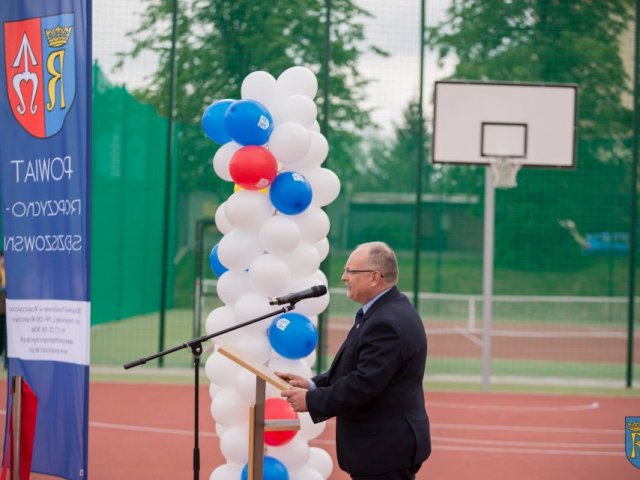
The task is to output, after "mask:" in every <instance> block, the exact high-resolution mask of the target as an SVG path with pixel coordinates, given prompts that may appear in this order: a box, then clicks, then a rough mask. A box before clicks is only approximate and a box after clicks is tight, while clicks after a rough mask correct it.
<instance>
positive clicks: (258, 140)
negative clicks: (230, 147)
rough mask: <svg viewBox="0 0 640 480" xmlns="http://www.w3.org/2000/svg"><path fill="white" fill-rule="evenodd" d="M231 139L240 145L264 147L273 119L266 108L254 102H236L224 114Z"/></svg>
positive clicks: (271, 128)
mask: <svg viewBox="0 0 640 480" xmlns="http://www.w3.org/2000/svg"><path fill="white" fill-rule="evenodd" d="M224 124H225V127H226V129H227V132H228V133H229V135H231V138H233V139H234V140H235V141H236V142H238V143H239V144H241V145H245V146H247V145H264V144H265V143H267V142H268V141H269V136H270V135H271V131H272V130H273V118H272V117H271V114H270V113H269V110H267V107H265V106H264V105H262V104H261V103H259V102H256V101H255V100H237V101H235V102H233V103H232V104H231V106H230V107H229V108H228V109H227V111H226V113H225V114H224Z"/></svg>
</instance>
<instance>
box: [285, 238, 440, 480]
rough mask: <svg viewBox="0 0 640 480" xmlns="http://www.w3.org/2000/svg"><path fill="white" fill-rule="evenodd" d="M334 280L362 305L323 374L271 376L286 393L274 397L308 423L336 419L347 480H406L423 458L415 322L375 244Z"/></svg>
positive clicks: (389, 260)
mask: <svg viewBox="0 0 640 480" xmlns="http://www.w3.org/2000/svg"><path fill="white" fill-rule="evenodd" d="M342 281H343V282H344V283H345V285H346V287H347V296H348V297H349V298H350V299H351V300H353V301H355V302H357V303H360V304H361V305H362V308H361V309H360V310H358V313H357V314H356V318H355V323H354V325H353V327H352V328H351V330H350V332H349V334H348V336H347V338H346V340H345V341H344V343H343V344H342V346H341V347H340V349H339V351H338V353H337V354H336V356H335V358H334V360H333V363H332V364H331V367H330V368H329V370H328V371H327V372H324V373H321V374H319V375H316V376H315V377H313V378H311V379H306V378H303V377H301V376H299V375H295V374H292V373H287V372H275V373H276V374H277V375H278V376H280V377H281V378H283V379H284V380H286V381H287V382H289V384H290V385H291V386H292V387H293V388H291V389H290V390H286V391H284V392H282V396H283V397H285V398H287V400H288V401H289V403H290V404H291V406H292V407H293V409H294V410H295V411H297V412H306V411H308V412H309V414H310V416H311V418H312V420H313V421H314V422H316V423H318V422H322V421H324V420H327V419H329V418H331V417H336V449H337V453H338V463H339V464H340V468H342V469H343V470H344V471H346V472H347V473H349V475H351V477H352V478H353V479H356V480H374V479H377V480H404V479H414V478H415V474H416V472H417V471H418V470H419V469H420V466H421V465H422V463H423V462H424V461H425V460H426V459H427V458H428V457H429V455H430V453H431V437H430V432H429V418H428V416H427V412H426V408H425V399H424V389H423V386H422V381H423V377H424V370H425V363H426V359H427V338H426V334H425V330H424V326H423V324H422V320H421V319H420V316H419V314H418V312H417V311H416V310H415V308H414V307H413V306H412V305H411V303H410V302H409V299H408V298H407V297H406V296H405V295H403V294H402V293H401V292H400V291H399V290H398V288H397V286H396V285H397V283H398V263H397V260H396V256H395V253H394V252H393V250H392V249H391V248H390V247H389V246H388V245H387V244H385V243H383V242H371V243H365V244H362V245H360V246H358V247H357V248H356V249H355V250H354V251H353V252H352V253H351V255H350V256H349V259H348V260H347V264H346V266H345V269H344V273H343V274H342Z"/></svg>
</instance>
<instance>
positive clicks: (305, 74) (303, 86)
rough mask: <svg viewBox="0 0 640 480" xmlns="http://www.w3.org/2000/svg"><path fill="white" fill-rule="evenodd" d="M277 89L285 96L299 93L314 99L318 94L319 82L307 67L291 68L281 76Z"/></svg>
mask: <svg viewBox="0 0 640 480" xmlns="http://www.w3.org/2000/svg"><path fill="white" fill-rule="evenodd" d="M277 88H278V90H279V91H280V93H281V94H283V95H295V94H297V93H299V94H301V95H305V96H307V97H309V98H313V97H315V96H316V93H317V92H318V80H317V79H316V76H315V74H314V73H313V72H312V71H311V70H309V69H308V68H306V67H291V68H287V69H286V70H285V71H284V72H282V73H281V74H280V76H279V77H278V80H277Z"/></svg>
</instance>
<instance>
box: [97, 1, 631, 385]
mask: <svg viewBox="0 0 640 480" xmlns="http://www.w3.org/2000/svg"><path fill="white" fill-rule="evenodd" d="M94 3H95V8H94V52H95V55H96V61H97V64H98V65H100V67H96V68H95V70H94V73H95V78H94V149H93V151H94V168H93V175H94V179H93V199H94V200H93V205H94V210H93V225H92V234H93V248H94V250H93V254H92V258H93V278H92V286H93V288H92V297H93V298H92V310H93V323H94V325H95V327H94V331H93V335H92V352H93V353H92V355H93V361H94V363H99V364H118V363H123V362H125V361H127V360H130V359H132V358H136V357H137V356H142V355H145V354H150V353H153V352H154V351H155V350H156V349H157V346H158V344H159V342H158V337H157V336H158V335H159V332H161V331H162V330H161V329H160V327H159V314H158V310H159V309H160V298H161V295H160V289H161V277H162V267H163V262H164V266H165V267H166V268H168V269H169V270H168V271H169V272H170V273H169V275H168V284H169V290H168V292H169V300H168V301H167V302H166V303H167V304H166V305H165V308H166V309H167V316H166V319H165V320H166V325H165V326H164V328H165V330H164V335H165V336H166V338H165V339H164V343H165V344H166V345H168V346H169V345H173V344H174V343H179V342H181V341H183V340H185V339H188V338H191V336H192V335H193V333H194V330H193V325H194V318H193V315H194V302H198V301H199V300H198V299H194V296H193V295H194V293H193V292H194V276H196V275H198V274H199V273H201V274H202V275H203V277H204V281H203V284H202V291H203V293H204V296H203V300H202V303H201V305H203V308H202V317H203V319H204V318H205V317H206V315H207V313H208V312H209V311H210V310H211V309H212V308H214V306H216V305H217V304H218V303H217V302H218V300H217V298H216V297H215V281H214V279H213V275H212V274H211V273H210V272H209V271H208V268H202V269H200V272H196V271H195V266H196V265H198V261H200V260H201V259H204V262H205V267H206V259H207V255H208V251H209V250H210V248H211V247H212V246H213V244H214V243H215V242H216V241H217V240H218V239H219V238H220V236H221V235H220V234H219V233H218V232H217V231H216V230H215V229H208V230H205V234H204V237H203V238H204V242H203V245H202V248H201V249H200V250H199V251H196V248H195V247H196V243H197V231H196V223H197V222H198V221H199V220H206V219H212V218H213V215H214V212H215V211H216V208H217V207H218V206H219V205H220V203H221V202H223V201H224V200H225V199H226V198H227V197H228V196H229V195H230V194H231V193H232V186H230V185H231V184H229V183H225V182H222V181H220V180H219V179H217V177H216V176H215V174H214V172H213V170H212V168H211V159H212V157H213V155H214V153H215V149H216V147H215V145H214V144H213V143H212V142H211V141H209V140H208V139H207V138H205V136H204V135H203V133H202V131H201V128H200V125H199V118H200V115H201V114H202V111H203V109H204V108H205V107H206V106H207V105H208V104H210V103H211V102H212V101H214V100H216V99H221V98H238V97H239V93H240V92H239V89H240V84H241V81H242V79H243V78H244V77H245V76H246V75H247V74H249V73H250V72H251V71H254V70H266V71H269V72H270V73H272V74H273V75H274V76H277V75H278V74H279V73H280V72H282V71H283V70H284V69H286V68H288V67H289V66H292V65H294V64H299V65H304V66H307V67H309V68H311V69H312V70H313V71H314V72H315V73H316V74H317V77H318V80H319V93H318V96H317V97H316V102H317V104H318V110H319V112H320V117H319V121H320V124H321V125H322V126H323V133H324V134H325V135H326V136H327V137H328V140H329V143H330V154H329V158H328V160H327V162H326V164H325V166H327V167H328V168H330V169H332V170H334V171H335V172H336V173H337V174H338V175H339V177H340V179H341V183H342V190H341V194H340V196H339V197H338V199H337V200H336V201H335V202H334V203H333V204H332V205H331V206H330V207H329V208H328V209H327V211H328V213H329V215H330V218H331V225H332V228H331V234H330V242H331V254H330V257H329V261H328V262H326V263H325V265H324V267H325V271H326V272H328V276H329V282H330V286H331V287H332V300H331V305H330V308H329V311H328V315H327V316H326V318H324V325H325V330H326V331H325V333H328V335H323V337H322V338H323V341H324V342H325V343H326V344H327V345H325V347H324V351H325V352H326V353H327V354H328V355H329V356H330V355H331V352H332V351H334V350H333V347H332V346H331V345H328V343H329V342H330V341H331V339H332V338H333V337H332V332H333V333H337V334H339V333H340V332H344V328H345V326H346V325H347V323H348V322H349V321H350V317H351V316H352V315H353V312H354V311H355V309H356V306H355V305H353V304H351V303H350V302H349V301H348V300H347V299H346V297H345V296H344V293H343V292H342V291H341V289H340V288H341V282H340V280H339V277H340V272H341V271H342V267H343V264H344V261H345V259H346V257H347V255H348V252H349V250H350V249H351V248H353V247H354V246H356V245H357V244H359V243H361V242H366V241H371V240H383V241H386V242H388V243H389V244H390V245H391V246H392V247H393V248H395V249H396V251H397V252H398V257H399V261H400V271H401V281H400V286H401V288H402V289H403V290H404V291H406V292H408V294H409V296H410V297H411V298H413V299H414V300H415V301H416V302H417V303H418V306H419V310H420V312H421V314H422V316H423V318H424V321H425V327H426V329H427V332H428V334H429V342H430V343H429V348H430V354H429V361H428V366H427V376H428V377H429V376H431V378H458V379H460V378H469V379H471V380H473V381H475V380H476V379H477V378H479V374H480V370H481V361H480V356H481V341H482V335H481V331H480V327H481V324H482V298H481V293H482V247H483V245H482V238H483V223H482V219H483V213H484V212H483V202H482V192H483V181H484V172H483V168H482V167H464V166H455V167H453V166H441V165H440V166H433V165H431V164H430V163H429V145H430V143H429V142H430V138H429V134H430V130H431V121H432V113H431V112H432V93H433V84H434V82H435V81H437V80H441V79H448V78H453V79H464V80H474V81H479V80H492V81H519V82H560V83H574V84H577V85H578V87H579V105H578V141H577V160H576V161H577V168H576V169H575V170H570V171H566V170H563V171H555V170H539V169H538V170H528V169H523V170H521V171H520V173H519V174H518V184H519V186H518V187H517V188H516V189H513V190H508V191H507V190H498V191H497V196H496V240H495V279H494V295H495V298H494V306H493V320H494V322H493V323H494V331H493V351H492V370H493V373H494V374H495V375H497V376H498V378H511V377H517V378H519V379H527V378H538V377H539V378H545V379H547V380H549V379H552V378H561V379H567V378H574V379H581V380H589V381H591V380H598V381H601V382H614V383H617V384H620V385H622V384H623V383H624V382H625V379H626V376H627V375H628V373H629V372H630V367H635V368H633V374H634V377H635V379H638V378H639V376H640V373H638V370H639V369H640V368H639V367H640V365H639V363H640V362H639V361H638V358H639V357H638V353H637V351H638V349H639V348H640V345H639V344H638V341H637V340H635V341H634V342H630V341H629V331H630V315H631V314H633V315H634V318H633V319H632V322H631V325H633V323H634V322H635V327H636V331H637V323H638V322H637V320H636V317H637V315H636V314H635V312H636V311H637V309H635V308H630V305H629V298H631V297H633V295H630V289H634V290H635V275H636V274H635V269H636V265H633V268H630V262H633V263H636V264H637V262H635V260H634V257H633V255H632V253H635V252H634V250H635V248H633V245H632V242H633V240H632V239H633V238H635V235H633V232H634V230H635V228H636V218H635V216H636V215H637V213H636V208H635V205H634V203H635V201H636V199H635V191H636V187H635V186H634V181H635V177H634V165H635V162H636V161H637V151H634V149H636V150H637V143H636V142H637V138H636V139H634V135H636V136H637V129H634V126H635V125H637V123H638V114H639V112H638V102H637V99H636V97H635V96H634V91H635V90H636V89H637V78H636V77H635V76H634V72H636V71H637V70H638V68H637V59H636V58H635V55H636V51H637V45H636V40H635V38H636V22H635V15H636V9H637V8H638V7H637V5H636V3H635V2H632V1H630V0H612V1H609V2H595V3H594V2H588V3H586V2H581V1H578V0H570V1H555V0H535V1H526V2H525V1H523V0H514V1H509V2H506V1H505V2H496V1H493V0H474V1H471V0H451V1H449V0H437V1H424V2H421V1H419V0H401V1H400V0H398V1H394V2H387V1H383V0H362V1H358V2H352V1H347V0H344V1H339V0H333V1H331V0H327V1H324V0H323V1H320V0H317V1H291V0H289V1H288V2H281V1H278V0H272V1H270V2H260V1H255V0H235V1H231V0H226V1H222V0H210V1H207V2H195V1H193V0H188V1H187V0H180V1H177V2H176V1H170V0H153V1H152V0H150V1H147V2H144V3H142V4H140V5H137V4H136V5H133V4H132V3H131V2H127V1H125V0H114V1H110V2H107V1H106V0H101V1H96V2H94ZM176 6H177V8H178V15H177V23H176V28H177V31H176V38H177V43H176V44H175V47H176V49H175V52H176V64H177V68H176V71H177V76H176V85H177V88H176V96H175V112H176V115H175V122H176V125H177V126H178V127H179V128H178V129H177V131H178V133H177V136H176V140H177V146H176V153H175V156H174V157H173V158H172V159H169V160H170V161H169V162H168V160H167V132H168V125H167V122H168V118H167V112H168V111H169V103H170V98H171V97H170V92H169V86H170V78H171V77H170V72H171V65H170V58H171V55H170V53H171V39H172V21H171V20H172V11H173V9H174V8H175V7H176ZM327 9H328V12H329V14H328V18H330V24H329V28H328V29H327V28H326V27H327V24H326V18H327ZM421 14H423V18H424V28H421V22H420V19H421ZM127 32H129V33H130V35H128V36H126V35H125V34H126V33H127ZM327 32H329V37H327V35H326V33H327ZM421 37H423V38H424V39H425V41H424V42H421ZM327 52H330V59H329V61H327ZM118 59H122V63H121V65H119V66H118V65H117V63H118ZM327 65H328V66H329V70H328V72H327V70H326V69H327ZM325 73H328V75H325ZM421 85H422V86H423V89H422V92H421V91H420V86H421ZM325 99H328V103H327V104H325ZM420 101H421V102H422V103H420ZM420 106H421V107H422V108H420ZM325 114H326V116H325ZM634 132H635V133H634ZM421 140H422V144H421ZM634 140H635V141H634ZM460 141H464V139H460ZM171 162H172V163H171ZM168 164H172V165H173V166H174V168H173V169H172V170H171V174H172V178H173V180H172V181H173V183H172V182H168V183H166V175H165V174H166V172H167V168H166V166H167V165H168ZM418 171H419V172H420V175H418V174H417V172H418ZM418 177H419V178H418ZM166 185H169V186H171V185H175V188H169V189H166ZM418 189H419V190H418ZM166 195H169V198H170V202H169V203H170V205H172V207H173V209H172V211H171V214H170V215H169V223H168V227H169V228H168V231H169V234H168V237H167V239H166V240H167V241H168V242H169V243H168V245H169V247H170V248H169V253H168V255H167V258H165V259H163V258H161V257H162V241H163V240H164V238H163V237H164V235H165V233H164V228H165V224H164V221H165V220H164V208H165V203H164V202H165V198H166ZM418 206H419V208H417V207H418ZM418 220H419V225H420V229H419V232H416V225H417V224H418ZM630 257H631V258H630ZM632 273H633V275H632ZM111 321H113V322H111ZM103 322H107V323H103ZM98 324H99V325H98ZM631 347H635V348H634V349H632V348H631ZM633 350H635V352H633ZM632 352H633V353H632ZM629 355H633V358H629ZM630 360H631V361H630ZM167 362H168V364H169V365H188V364H189V355H188V354H185V355H182V356H180V357H179V358H175V359H167Z"/></svg>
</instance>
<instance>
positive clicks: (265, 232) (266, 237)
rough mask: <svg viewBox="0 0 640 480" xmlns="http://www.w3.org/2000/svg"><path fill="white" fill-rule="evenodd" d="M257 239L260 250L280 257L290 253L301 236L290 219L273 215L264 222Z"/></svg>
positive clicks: (298, 229) (296, 226)
mask: <svg viewBox="0 0 640 480" xmlns="http://www.w3.org/2000/svg"><path fill="white" fill-rule="evenodd" d="M259 237H260V244H261V245H262V248H264V249H265V250H266V251H267V252H269V253H274V254H279V255H282V254H285V253H289V252H292V251H293V250H294V249H295V248H296V247H297V246H298V244H299V243H300V238H301V237H302V234H301V233H300V228H299V227H298V225H297V224H296V223H295V222H294V221H293V220H291V218H289V217H288V216H284V215H274V216H273V217H269V218H267V219H266V220H265V221H264V223H263V224H262V227H261V228H260V233H259Z"/></svg>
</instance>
